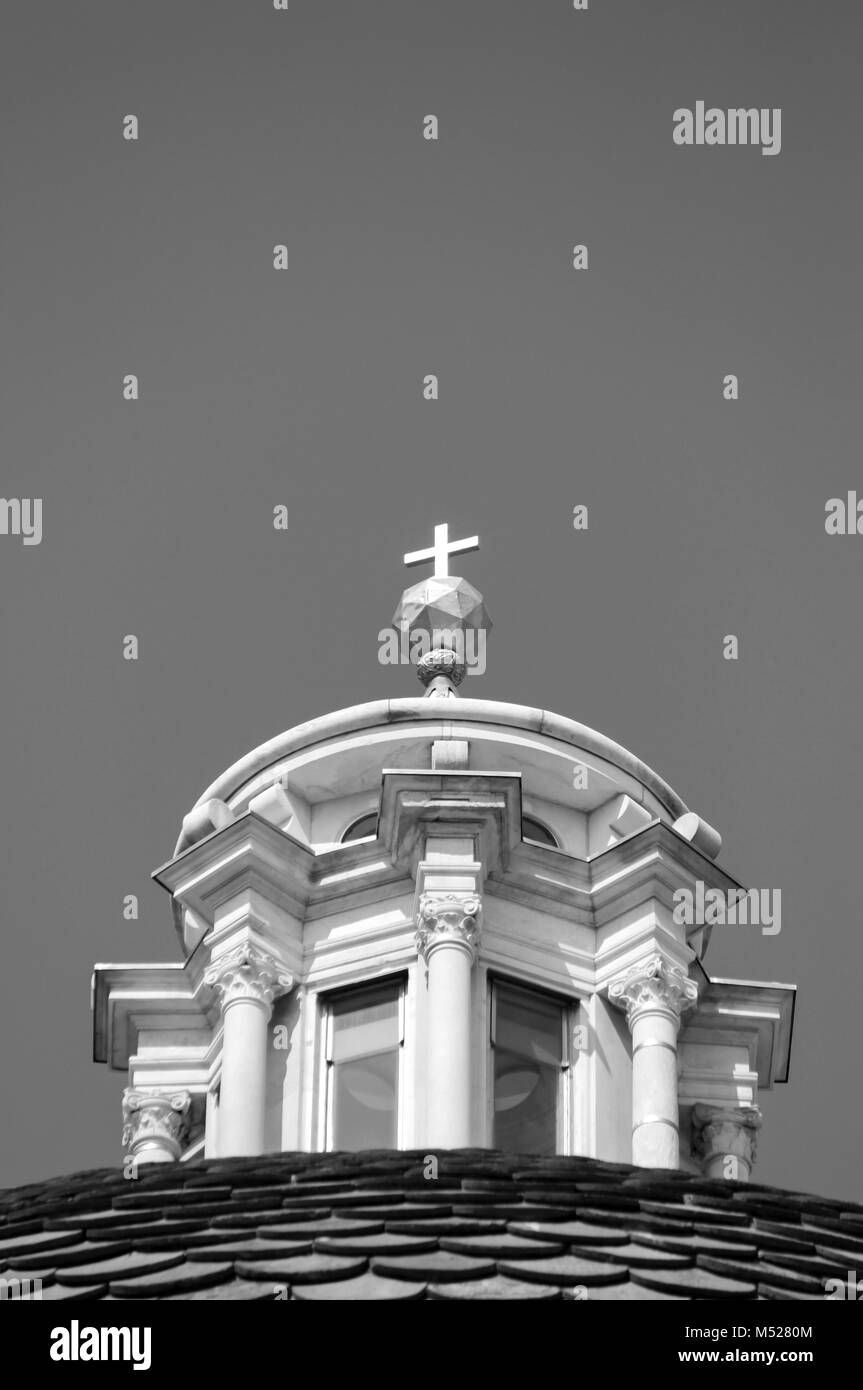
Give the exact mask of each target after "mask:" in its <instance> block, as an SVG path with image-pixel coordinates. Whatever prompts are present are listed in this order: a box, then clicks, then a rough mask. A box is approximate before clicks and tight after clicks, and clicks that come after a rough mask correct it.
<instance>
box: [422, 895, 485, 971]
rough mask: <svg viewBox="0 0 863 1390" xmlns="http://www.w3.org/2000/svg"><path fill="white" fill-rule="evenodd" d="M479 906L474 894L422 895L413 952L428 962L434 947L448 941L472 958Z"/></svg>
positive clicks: (476, 934)
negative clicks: (415, 943) (468, 953)
mask: <svg viewBox="0 0 863 1390" xmlns="http://www.w3.org/2000/svg"><path fill="white" fill-rule="evenodd" d="M481 912H482V902H481V901H480V899H479V898H478V897H477V895H476V894H475V893H423V894H422V896H421V898H420V900H419V907H418V909H417V950H418V951H419V953H420V955H421V956H422V958H423V960H425V961H426V962H427V961H428V958H429V954H430V952H431V951H433V950H434V948H435V946H440V945H441V944H442V943H443V942H446V941H452V942H456V943H457V944H458V945H460V946H464V947H465V949H466V950H468V951H469V952H470V954H471V956H474V955H475V954H476V949H477V946H478V945H479V936H480V922H479V919H480V913H481Z"/></svg>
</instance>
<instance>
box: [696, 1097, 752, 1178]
mask: <svg viewBox="0 0 863 1390" xmlns="http://www.w3.org/2000/svg"><path fill="white" fill-rule="evenodd" d="M760 1128H761V1111H760V1110H759V1109H758V1108H757V1106H754V1105H753V1106H750V1107H748V1108H747V1109H745V1110H738V1109H736V1108H735V1107H734V1106H721V1105H694V1106H693V1107H692V1153H693V1155H694V1156H695V1157H696V1158H700V1159H701V1161H702V1163H703V1165H704V1168H705V1171H706V1172H708V1174H709V1175H710V1176H711V1177H714V1176H715V1177H731V1178H734V1177H743V1178H748V1176H749V1173H750V1172H751V1170H752V1167H753V1165H754V1163H755V1159H756V1156H757V1152H758V1131H759V1129H760Z"/></svg>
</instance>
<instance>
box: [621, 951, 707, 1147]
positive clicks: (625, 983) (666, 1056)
mask: <svg viewBox="0 0 863 1390" xmlns="http://www.w3.org/2000/svg"><path fill="white" fill-rule="evenodd" d="M608 997H609V999H610V1000H611V1002H612V1003H613V1004H617V1005H618V1006H619V1007H620V1008H623V1009H625V1010H626V1020H627V1023H628V1024H629V1029H630V1032H631V1034H632V1161H633V1163H636V1164H639V1165H640V1166H642V1167H645V1168H677V1167H679V1165H680V1136H679V1114H678V1100H677V1033H678V1029H679V1027H680V1015H681V1013H682V1012H683V1011H684V1009H687V1008H690V1007H691V1006H692V1005H693V1004H694V1003H695V1001H696V999H697V997H698V989H697V986H696V985H695V983H694V981H692V980H690V979H689V977H688V976H687V974H686V972H685V971H684V970H682V969H681V967H680V966H679V965H676V964H674V963H672V962H671V961H668V960H666V959H665V957H663V956H661V955H659V954H654V955H651V956H650V957H648V958H647V959H646V960H645V961H644V962H639V963H638V964H636V965H633V966H631V967H630V968H629V969H628V970H627V971H625V972H624V974H623V975H622V976H621V977H620V978H619V979H617V980H615V981H613V982H612V984H611V986H610V988H609V991H608Z"/></svg>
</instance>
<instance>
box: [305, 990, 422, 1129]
mask: <svg viewBox="0 0 863 1390" xmlns="http://www.w3.org/2000/svg"><path fill="white" fill-rule="evenodd" d="M385 987H391V988H392V989H394V990H396V991H397V1002H398V1048H397V1053H396V1057H397V1064H396V1124H395V1130H396V1143H395V1147H396V1148H397V1149H401V1148H403V1147H404V1137H403V1135H404V1123H405V1104H404V1102H405V1081H406V1071H407V1069H406V1067H405V1060H404V1054H405V1015H406V1003H407V990H408V974H407V971H398V972H397V973H395V974H392V973H389V974H386V975H380V976H377V977H376V978H375V979H371V980H358V981H356V982H354V983H352V984H349V985H342V986H338V987H336V988H335V989H328V990H326V991H322V992H320V993H319V995H318V1008H319V1010H320V1015H321V1044H322V1045H321V1086H322V1092H321V1094H322V1099H323V1105H322V1126H323V1145H322V1152H324V1153H336V1152H339V1150H338V1149H337V1148H336V1143H335V1133H334V1123H333V1109H334V1096H335V1088H334V1086H333V1083H332V1078H333V1075H334V1070H333V1068H334V1065H335V1064H334V1062H333V1034H334V1029H333V1018H334V1013H333V1004H334V1003H339V1002H341V1001H342V1000H345V999H348V998H350V996H351V995H356V996H360V995H362V994H367V993H370V992H371V991H372V990H380V989H383V988H385ZM345 1152H347V1153H354V1152H356V1153H361V1152H362V1150H360V1149H357V1150H353V1149H350V1150H345Z"/></svg>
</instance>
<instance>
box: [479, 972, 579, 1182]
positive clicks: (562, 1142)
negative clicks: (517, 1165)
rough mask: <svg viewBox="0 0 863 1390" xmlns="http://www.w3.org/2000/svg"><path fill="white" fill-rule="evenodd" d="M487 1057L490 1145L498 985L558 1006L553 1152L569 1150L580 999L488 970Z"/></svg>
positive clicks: (491, 1139) (563, 1153) (490, 1140)
mask: <svg viewBox="0 0 863 1390" xmlns="http://www.w3.org/2000/svg"><path fill="white" fill-rule="evenodd" d="M487 980H488V1033H487V1038H488V1058H487V1068H486V1076H487V1078H488V1103H487V1107H486V1120H487V1134H488V1143H489V1145H490V1147H492V1148H494V1144H495V1136H494V1128H495V1124H494V1121H495V1104H494V1102H495V1079H494V1071H495V1066H494V1049H495V1046H496V1041H495V1034H496V1031H497V1008H498V993H499V991H500V990H501V989H503V990H507V989H508V990H511V991H513V992H514V993H518V994H522V995H525V994H526V995H529V996H533V997H534V998H539V999H540V1000H543V1001H545V1002H547V1003H551V1004H555V1005H557V1007H558V1008H559V1009H560V1027H561V1060H560V1064H559V1076H558V1083H557V1115H556V1123H555V1131H556V1133H555V1147H554V1156H555V1157H562V1156H566V1155H568V1154H571V1153H572V1151H573V1149H572V1122H573V1094H572V1088H573V1077H574V1072H575V1068H574V1062H575V1056H576V1054H575V1049H574V1048H573V1036H572V1034H573V1028H574V1027H575V1021H576V1017H577V1014H578V1010H579V1007H580V1003H581V1001H580V1000H579V999H577V998H575V997H573V996H571V995H566V994H561V993H559V992H558V991H557V990H554V989H547V988H545V987H544V986H542V985H536V984H533V983H532V982H528V983H526V982H525V981H524V980H521V979H517V978H514V977H513V976H511V975H501V974H497V973H495V974H492V973H491V972H489V974H488V977H487Z"/></svg>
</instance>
